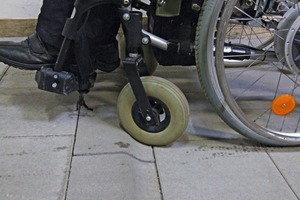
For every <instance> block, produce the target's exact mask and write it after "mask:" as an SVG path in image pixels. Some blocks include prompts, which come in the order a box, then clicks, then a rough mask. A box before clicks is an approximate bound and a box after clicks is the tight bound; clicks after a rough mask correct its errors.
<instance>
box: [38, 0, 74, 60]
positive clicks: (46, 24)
mask: <svg viewBox="0 0 300 200" xmlns="http://www.w3.org/2000/svg"><path fill="white" fill-rule="evenodd" d="M74 1H75V0H44V1H43V5H42V7H41V12H40V14H39V16H38V22H37V26H36V33H37V34H38V36H39V37H40V39H41V40H42V42H43V44H44V45H45V47H46V48H47V50H48V52H49V53H50V54H52V55H57V54H58V52H59V50H60V47H61V44H62V41H63V36H62V30H63V28H64V25H65V22H66V20H67V18H69V17H70V16H71V13H72V10H73V6H74Z"/></svg>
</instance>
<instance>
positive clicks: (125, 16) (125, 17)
mask: <svg viewBox="0 0 300 200" xmlns="http://www.w3.org/2000/svg"><path fill="white" fill-rule="evenodd" d="M123 19H124V20H125V21H129V20H130V15H129V14H128V13H124V15H123Z"/></svg>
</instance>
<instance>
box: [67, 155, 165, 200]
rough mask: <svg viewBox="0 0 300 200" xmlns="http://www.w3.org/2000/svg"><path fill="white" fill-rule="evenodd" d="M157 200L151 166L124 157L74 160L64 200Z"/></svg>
mask: <svg viewBox="0 0 300 200" xmlns="http://www.w3.org/2000/svg"><path fill="white" fill-rule="evenodd" d="M75 199H76V200H95V199H112V200H114V199H116V200H117V199H126V200H127V199H128V200H141V199H143V200H160V199H161V194H160V189H159V183H158V179H157V175H156V169H155V165H154V163H153V162H149V161H141V160H139V159H137V158H135V157H132V156H130V155H127V154H113V153H112V154H109V153H108V154H106V155H99V156H75V157H74V158H73V164H72V171H71V177H70V182H69V189H68V193H67V200H75Z"/></svg>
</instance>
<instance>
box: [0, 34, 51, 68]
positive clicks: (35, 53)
mask: <svg viewBox="0 0 300 200" xmlns="http://www.w3.org/2000/svg"><path fill="white" fill-rule="evenodd" d="M0 62H4V63H5V64H7V65H10V66H13V67H16V68H19V69H27V70H39V69H40V68H41V67H42V66H46V67H47V66H48V67H49V66H54V65H55V62H56V56H52V55H50V54H49V53H48V51H47V50H46V48H45V47H44V45H43V43H42V42H41V40H40V38H39V36H38V35H37V34H36V33H34V34H32V35H31V36H29V37H28V38H27V39H26V40H23V41H21V42H11V41H2V42H0Z"/></svg>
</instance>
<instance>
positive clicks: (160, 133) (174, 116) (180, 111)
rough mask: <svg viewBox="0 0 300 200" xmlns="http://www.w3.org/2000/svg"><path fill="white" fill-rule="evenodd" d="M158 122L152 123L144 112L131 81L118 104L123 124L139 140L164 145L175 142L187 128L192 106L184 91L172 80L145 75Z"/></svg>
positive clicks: (146, 86) (144, 80) (143, 78)
mask: <svg viewBox="0 0 300 200" xmlns="http://www.w3.org/2000/svg"><path fill="white" fill-rule="evenodd" d="M141 80H142V83H143V86H144V88H145V91H146V94H147V96H148V98H149V101H150V104H151V107H152V110H153V112H154V114H155V116H156V117H157V124H155V125H151V124H148V123H147V122H146V121H145V120H144V119H142V116H141V115H140V112H139V108H138V106H137V103H136V98H135V96H134V94H133V91H132V88H131V86H130V84H127V85H126V86H125V87H124V88H123V90H122V91H121V93H120V95H119V98H118V102H117V107H118V114H119V119H120V122H121V125H122V126H123V128H124V129H125V130H126V131H127V132H128V133H129V134H130V135H131V136H132V137H133V138H134V139H136V140H137V141H139V142H141V143H144V144H147V145H155V146H162V145H167V144H170V143H172V142H174V141H175V140H176V139H178V138H179V137H180V136H181V135H182V134H183V133H184V131H185V129H186V128H187V125H188V121H189V106H188V102H187V100H186V98H185V96H184V94H183V93H182V92H181V91H180V89H179V88H177V86H175V85H174V84H173V83H171V82H170V81H167V80H165V79H163V78H159V77H153V76H148V77H142V78H141Z"/></svg>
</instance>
